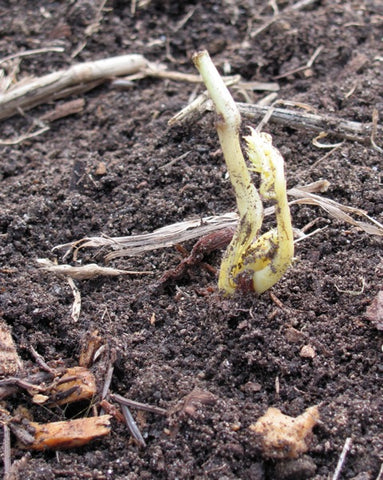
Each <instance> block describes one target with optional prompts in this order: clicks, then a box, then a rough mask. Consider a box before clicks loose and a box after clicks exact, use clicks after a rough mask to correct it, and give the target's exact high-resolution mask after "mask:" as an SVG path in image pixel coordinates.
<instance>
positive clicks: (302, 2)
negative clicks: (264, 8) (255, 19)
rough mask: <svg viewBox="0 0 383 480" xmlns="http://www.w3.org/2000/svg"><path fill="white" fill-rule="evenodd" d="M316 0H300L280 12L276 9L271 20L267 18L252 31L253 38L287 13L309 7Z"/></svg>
mask: <svg viewBox="0 0 383 480" xmlns="http://www.w3.org/2000/svg"><path fill="white" fill-rule="evenodd" d="M314 1H315V0H300V1H299V2H297V3H294V5H291V7H286V8H285V9H284V10H283V11H282V12H279V11H278V10H277V9H275V10H274V12H275V15H274V16H273V17H272V18H270V19H269V20H266V21H265V22H264V23H263V24H262V25H261V26H260V27H258V28H257V29H256V30H254V31H253V32H251V33H250V37H251V38H255V37H256V36H257V35H259V34H260V33H262V32H264V31H265V30H267V29H268V28H269V27H270V26H271V25H272V24H273V23H275V22H277V21H279V20H282V19H283V18H284V17H285V16H286V15H287V14H289V13H291V12H294V11H298V10H302V9H303V8H305V7H307V6H308V5H311V4H312V3H314Z"/></svg>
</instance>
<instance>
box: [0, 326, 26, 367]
mask: <svg viewBox="0 0 383 480" xmlns="http://www.w3.org/2000/svg"><path fill="white" fill-rule="evenodd" d="M22 368H23V363H22V361H21V359H20V357H19V355H18V353H17V350H16V346H15V344H14V342H13V338H12V335H11V329H10V328H9V327H8V325H7V324H6V323H5V322H4V321H3V320H2V319H1V318H0V375H1V376H2V375H4V376H5V375H15V374H16V373H18V372H19V371H20V370H22Z"/></svg>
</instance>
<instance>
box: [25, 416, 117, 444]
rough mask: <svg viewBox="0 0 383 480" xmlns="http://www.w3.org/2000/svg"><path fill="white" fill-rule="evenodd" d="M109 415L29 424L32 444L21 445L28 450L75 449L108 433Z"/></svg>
mask: <svg viewBox="0 0 383 480" xmlns="http://www.w3.org/2000/svg"><path fill="white" fill-rule="evenodd" d="M110 418H111V416H110V415H101V416H100V417H88V418H78V419H76V420H66V421H62V422H51V423H36V422H30V423H29V426H30V427H31V428H32V429H33V442H32V443H30V444H22V443H21V447H22V448H27V449H30V450H46V449H53V450H58V449H63V448H75V447H81V446H83V445H86V444H87V443H89V442H90V441H92V440H94V439H96V438H99V437H103V436H105V435H108V434H109V433H110V422H109V420H110Z"/></svg>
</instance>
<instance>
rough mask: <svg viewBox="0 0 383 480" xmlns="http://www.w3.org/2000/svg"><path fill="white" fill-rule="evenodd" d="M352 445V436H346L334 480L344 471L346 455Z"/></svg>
mask: <svg viewBox="0 0 383 480" xmlns="http://www.w3.org/2000/svg"><path fill="white" fill-rule="evenodd" d="M351 445H352V439H351V438H350V437H348V438H346V441H345V442H344V445H343V449H342V453H341V454H340V457H339V461H338V464H337V466H336V469H335V472H334V475H333V476H332V480H338V478H339V475H340V473H341V471H342V468H343V465H344V462H345V460H346V456H347V454H348V452H349V450H350V448H351Z"/></svg>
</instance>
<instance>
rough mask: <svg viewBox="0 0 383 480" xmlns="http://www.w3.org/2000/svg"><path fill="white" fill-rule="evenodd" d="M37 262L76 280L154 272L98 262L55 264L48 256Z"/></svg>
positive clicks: (56, 272)
mask: <svg viewBox="0 0 383 480" xmlns="http://www.w3.org/2000/svg"><path fill="white" fill-rule="evenodd" d="M37 262H38V263H39V265H40V268H41V270H45V271H46V272H51V273H55V274H56V275H65V276H68V277H70V278H73V279H75V280H91V279H93V278H97V277H100V276H103V277H116V276H118V275H151V274H152V273H153V272H149V271H144V272H137V271H135V270H133V271H132V270H119V269H117V268H110V267H100V266H99V265H97V264H96V263H90V264H89V265H82V266H79V267H73V266H72V265H55V264H54V263H53V262H51V261H50V260H48V259H46V258H39V259H38V260H37Z"/></svg>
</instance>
